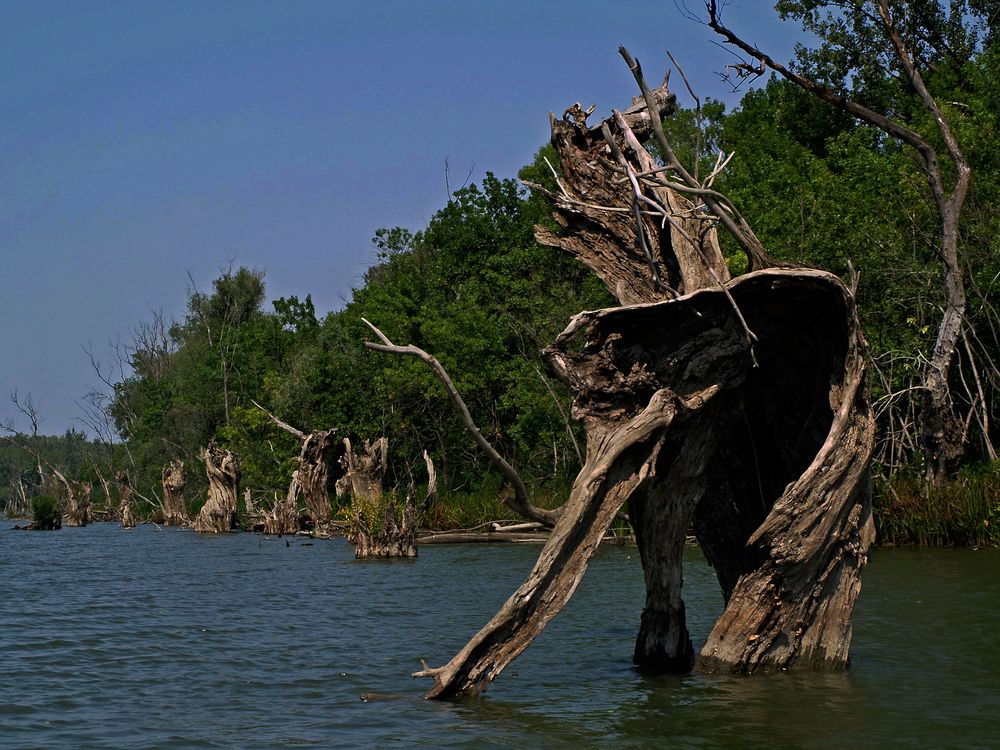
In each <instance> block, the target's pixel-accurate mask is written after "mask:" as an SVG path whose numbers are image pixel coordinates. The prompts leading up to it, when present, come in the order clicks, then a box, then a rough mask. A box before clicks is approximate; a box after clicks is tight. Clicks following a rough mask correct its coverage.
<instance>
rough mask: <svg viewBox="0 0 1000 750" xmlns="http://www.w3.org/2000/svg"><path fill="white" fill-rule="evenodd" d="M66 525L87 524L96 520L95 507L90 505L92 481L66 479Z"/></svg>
mask: <svg viewBox="0 0 1000 750" xmlns="http://www.w3.org/2000/svg"><path fill="white" fill-rule="evenodd" d="M60 478H61V479H63V482H64V484H65V487H66V525H67V526H86V525H87V524H90V523H93V522H94V514H93V509H92V508H91V505H90V492H91V489H92V485H91V484H90V482H77V481H66V480H65V478H63V477H62V476H61V475H60Z"/></svg>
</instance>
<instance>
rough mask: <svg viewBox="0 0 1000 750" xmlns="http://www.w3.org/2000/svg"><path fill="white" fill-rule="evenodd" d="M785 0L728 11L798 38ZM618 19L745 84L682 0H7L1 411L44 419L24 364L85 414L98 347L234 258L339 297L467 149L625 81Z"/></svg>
mask: <svg viewBox="0 0 1000 750" xmlns="http://www.w3.org/2000/svg"><path fill="white" fill-rule="evenodd" d="M688 5H689V7H692V8H695V9H697V8H699V7H700V6H701V3H700V2H699V1H698V0H688ZM771 5H772V4H771V3H769V2H767V0H734V1H733V2H732V3H731V4H730V6H729V7H728V8H727V9H726V16H725V19H726V21H727V23H728V24H729V25H730V26H731V27H732V28H734V29H737V30H739V31H740V32H742V33H743V34H744V36H745V37H746V38H748V39H750V40H751V41H753V42H755V43H757V44H759V45H760V46H761V47H762V48H764V49H767V50H769V51H770V52H771V53H772V55H773V56H774V57H776V58H778V59H784V60H787V59H789V58H790V57H791V56H792V53H793V44H794V41H795V39H797V38H799V35H797V30H796V28H795V27H794V25H792V26H789V25H787V24H782V23H781V22H780V21H779V20H778V19H777V16H776V14H775V13H774V12H773V11H772V10H771ZM619 44H624V45H625V46H626V47H628V48H629V50H630V51H631V52H632V54H633V55H635V56H636V57H638V58H639V60H640V62H641V63H642V64H643V68H644V70H645V72H646V77H647V79H648V80H650V81H652V82H659V80H660V78H661V76H662V75H663V73H664V71H665V70H666V66H667V59H666V52H667V50H669V51H670V52H672V53H673V55H674V57H675V58H676V59H677V60H678V62H679V63H680V64H681V65H682V66H683V68H684V70H685V73H686V74H687V76H688V78H689V79H690V81H691V83H692V84H693V86H694V88H695V90H696V91H697V93H698V94H699V95H700V96H702V97H705V96H712V97H715V98H719V99H723V100H726V101H728V102H730V103H731V104H735V103H736V102H737V101H738V95H734V94H732V93H731V92H730V91H729V87H728V86H726V85H725V84H724V83H723V82H721V81H720V80H719V78H718V75H717V74H718V72H719V71H720V70H722V68H723V67H724V65H725V64H726V63H728V62H732V61H733V59H732V57H731V55H729V54H728V53H726V51H725V50H723V49H722V48H720V47H719V46H718V45H717V43H716V42H715V40H714V39H713V35H712V33H711V32H710V30H709V29H707V28H706V27H704V26H702V25H699V24H698V23H696V22H694V21H692V20H690V19H689V18H687V17H685V15H684V14H683V13H682V12H681V11H680V10H678V7H677V5H676V4H675V2H674V0H659V2H637V1H635V0H616V1H615V2H614V3H606V2H596V1H593V0H574V1H573V2H564V1H562V0H552V1H550V0H529V1H525V0H504V1H502V2H501V1H492V2H487V1H486V0H465V1H464V2H460V1H459V0H409V1H405V0H367V1H366V2H346V1H342V0H320V1H313V0H288V1H286V2H279V1H278V0H272V1H271V2H258V1H257V0H239V1H232V2H228V1H223V0H197V1H192V0H170V1H169V2H167V1H166V0H161V1H156V0H143V1H142V2H133V1H121V2H108V1H103V0H60V1H58V2H56V1H53V0H26V1H22V0H0V71H3V74H2V75H0V113H2V114H0V387H2V388H3V392H2V393H0V421H2V422H8V423H9V422H13V423H15V424H18V425H19V426H20V427H22V428H26V427H27V425H26V424H25V423H24V420H21V422H18V419H17V418H18V414H17V412H16V410H15V409H14V407H13V405H12V404H10V403H9V401H8V400H7V399H6V396H7V394H8V393H10V392H11V391H13V390H15V389H16V390H17V391H18V392H19V393H20V394H21V395H22V396H23V395H25V394H28V393H30V394H31V395H32V398H33V401H34V403H35V405H36V408H37V410H38V413H39V415H40V417H41V424H40V431H41V432H42V433H46V434H58V433H62V432H64V431H65V430H67V429H69V428H74V429H82V430H84V431H86V427H85V425H84V424H83V423H82V422H81V421H80V417H81V416H82V410H81V408H80V406H79V403H80V401H81V399H82V397H83V396H84V394H85V393H86V392H87V391H88V390H89V389H91V388H92V387H95V386H99V385H100V382H99V380H98V379H97V377H96V375H95V374H94V372H93V369H92V367H91V363H90V360H89V358H88V356H87V354H86V353H85V349H86V348H90V349H92V350H93V351H94V352H95V353H96V354H97V356H98V359H99V360H100V361H101V362H102V363H103V364H104V365H105V366H106V367H107V366H110V365H111V364H112V363H113V362H114V361H115V357H114V353H113V352H114V344H115V342H127V341H129V340H130V336H131V331H132V329H134V327H135V326H136V325H138V324H139V323H140V322H142V321H146V320H149V319H151V317H152V315H153V313H154V311H161V312H162V313H163V314H164V315H166V316H167V317H175V318H178V317H182V316H183V315H184V311H185V303H186V299H187V295H188V291H189V289H190V287H191V281H192V280H193V281H194V284H195V285H196V286H197V288H199V289H202V290H207V289H210V288H211V282H212V280H213V279H215V278H217V277H218V276H219V275H220V273H221V272H222V271H224V270H225V269H226V268H228V267H229V266H230V264H232V265H233V267H234V268H237V267H239V266H247V267H250V268H254V269H258V270H262V271H264V272H265V274H266V276H265V282H266V285H267V292H268V298H269V299H275V298H278V297H282V296H288V295H293V294H294V295H298V296H299V297H300V298H304V297H305V295H306V294H311V295H312V298H313V301H314V302H315V304H316V307H317V311H318V312H319V313H320V314H325V313H326V312H330V311H333V310H337V309H339V308H340V307H342V306H343V305H344V303H345V302H346V301H348V300H349V299H350V296H351V290H352V289H353V288H355V287H357V286H359V285H360V283H361V279H362V275H363V273H364V270H365V269H366V268H367V267H368V265H370V263H371V262H372V261H373V259H374V250H373V247H372V244H371V238H372V237H373V236H374V233H375V230H376V229H378V228H380V227H390V226H403V227H407V228H409V229H411V230H418V229H421V228H423V227H425V226H426V225H427V223H428V221H429V220H430V218H431V217H432V216H433V215H434V214H435V212H437V211H438V210H439V209H441V208H442V207H443V206H444V205H445V203H446V202H447V199H448V193H447V183H446V168H445V165H446V163H447V164H448V175H449V180H450V184H451V188H452V189H453V190H454V189H455V188H457V187H459V186H461V184H462V183H463V182H465V180H466V177H467V176H469V178H470V179H471V181H472V182H478V181H479V180H481V179H482V177H483V175H484V173H485V172H486V171H491V172H494V173H495V174H496V175H497V176H499V177H515V176H516V174H517V171H518V170H519V169H520V168H521V167H522V166H524V165H525V164H528V163H530V162H531V161H532V159H533V157H534V154H535V153H536V152H537V150H538V149H539V148H540V147H541V146H542V145H543V144H544V143H545V142H546V141H547V140H548V113H549V111H550V110H551V111H555V112H556V113H557V114H560V113H561V112H562V111H563V110H564V109H565V108H566V107H567V106H569V105H570V104H572V103H573V102H575V101H579V102H581V103H582V104H583V105H584V106H585V107H586V106H588V105H590V104H596V105H597V107H598V110H597V115H596V116H595V118H594V120H593V121H596V117H600V116H602V115H606V114H607V113H608V112H609V111H610V109H611V108H612V107H616V108H620V107H623V106H626V105H627V104H628V103H629V102H630V100H631V97H632V96H633V95H634V94H635V93H636V90H635V84H634V81H633V80H632V77H631V75H630V73H629V71H628V69H627V67H626V66H625V64H624V63H623V62H622V60H621V58H620V57H619V56H618V45H619ZM671 80H672V82H673V88H674V89H675V90H677V91H678V94H679V97H680V99H681V101H682V103H688V102H687V100H686V96H685V94H684V92H683V90H682V88H681V85H682V84H681V81H680V78H679V77H678V76H676V75H675V76H674V77H673V78H672V79H671Z"/></svg>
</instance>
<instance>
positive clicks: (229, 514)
mask: <svg viewBox="0 0 1000 750" xmlns="http://www.w3.org/2000/svg"><path fill="white" fill-rule="evenodd" d="M201 459H202V461H204V462H205V474H206V475H207V477H208V499H207V500H206V501H205V504H204V505H203V506H202V508H201V511H200V512H199V513H198V517H197V518H196V519H195V520H194V524H193V527H194V530H195V531H200V532H211V533H221V532H228V531H232V530H233V529H235V528H236V498H237V497H238V496H239V490H240V463H239V459H238V458H237V457H236V454H235V453H233V452H232V451H227V450H223V449H221V448H219V447H218V445H216V443H215V440H214V439H213V440H212V441H211V442H210V443H209V444H208V447H207V448H205V449H203V450H202V452H201Z"/></svg>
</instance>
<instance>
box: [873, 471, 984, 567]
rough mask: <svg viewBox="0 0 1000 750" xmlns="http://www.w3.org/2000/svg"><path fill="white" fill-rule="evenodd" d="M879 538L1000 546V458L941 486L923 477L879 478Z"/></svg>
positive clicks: (883, 541) (885, 541)
mask: <svg viewBox="0 0 1000 750" xmlns="http://www.w3.org/2000/svg"><path fill="white" fill-rule="evenodd" d="M872 506H873V507H872V510H873V513H874V516H875V527H876V529H877V536H876V539H875V542H876V544H886V545H889V544H915V545H921V546H938V547H997V546H1000V464H994V465H993V466H985V467H983V466H980V467H976V468H974V469H970V470H965V471H962V472H960V473H959V474H958V476H956V477H955V479H953V480H951V481H949V482H946V483H945V484H942V485H940V486H936V487H935V486H931V485H928V484H927V483H926V482H925V481H924V480H923V478H921V477H914V476H903V475H897V476H896V477H893V478H891V479H885V478H877V479H876V480H875V485H874V497H873V500H872Z"/></svg>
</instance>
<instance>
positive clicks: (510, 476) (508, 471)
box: [362, 318, 559, 526]
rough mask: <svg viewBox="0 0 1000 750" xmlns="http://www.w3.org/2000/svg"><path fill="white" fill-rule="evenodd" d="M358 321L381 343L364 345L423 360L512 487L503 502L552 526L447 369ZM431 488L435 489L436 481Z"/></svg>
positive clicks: (553, 514)
mask: <svg viewBox="0 0 1000 750" xmlns="http://www.w3.org/2000/svg"><path fill="white" fill-rule="evenodd" d="M362 321H364V323H365V325H367V326H368V327H369V328H370V329H371V330H372V332H373V333H374V334H375V335H376V336H378V337H379V340H380V341H381V342H382V343H381V344H376V343H373V342H371V341H366V342H365V346H366V347H368V348H369V349H372V350H374V351H378V352H388V353H390V354H401V355H405V356H410V357H416V358H417V359H419V360H421V361H422V362H425V363H426V364H427V365H428V366H429V367H430V368H431V371H432V372H433V373H434V375H435V376H436V377H437V379H438V380H439V381H441V384H442V385H443V386H444V388H445V391H446V392H447V393H448V396H449V397H450V398H451V401H452V403H453V404H454V405H455V409H456V410H457V411H458V416H459V418H460V419H461V420H462V424H463V425H464V426H465V429H466V430H468V431H469V434H471V435H472V438H473V439H474V440H475V441H476V445H478V446H479V448H480V449H481V450H482V451H483V452H484V453H485V454H486V456H487V457H488V458H489V459H490V462H491V463H492V464H493V465H494V466H495V467H496V468H497V470H498V471H499V472H500V473H501V474H502V475H503V476H504V478H505V479H506V480H507V481H508V482H509V483H510V485H511V487H512V488H513V490H514V493H513V495H510V496H507V497H505V498H504V502H506V503H507V505H508V506H510V508H511V509H512V510H514V511H515V512H517V513H520V514H521V515H522V516H524V517H525V518H528V519H531V520H532V521H538V522H539V523H543V524H545V525H546V526H552V525H553V524H554V523H555V521H556V519H557V518H558V517H559V513H558V511H554V510H546V509H545V508H538V507H536V506H535V505H534V504H533V503H532V502H531V497H530V495H529V494H528V488H527V487H526V486H525V484H524V481H523V480H522V479H521V476H520V475H519V474H518V473H517V471H516V470H515V469H514V467H513V466H511V465H510V464H509V463H508V462H507V460H506V459H505V458H504V457H503V456H501V455H500V453H499V452H497V449H496V448H494V447H493V446H492V445H491V444H490V441H489V440H487V439H486V436H485V435H483V433H482V430H480V429H479V427H477V426H476V423H475V421H474V420H473V419H472V414H470V413H469V407H468V406H466V404H465V400H464V399H463V398H462V396H461V394H460V393H459V392H458V389H457V388H456V387H455V384H454V383H453V382H452V380H451V377H449V375H448V373H447V371H446V370H445V369H444V367H443V366H442V365H441V363H440V362H438V361H437V359H435V358H434V357H433V356H432V355H430V354H428V353H427V352H425V351H424V350H423V349H421V348H420V347H418V346H413V345H412V344H411V345H409V346H397V345H396V344H393V343H392V341H390V340H389V337H388V336H386V335H385V334H384V333H382V331H380V330H379V329H378V328H377V327H376V326H374V325H373V324H372V323H370V322H369V321H367V320H365V319H364V318H362ZM424 456H425V460H429V458H428V457H427V454H426V452H425V453H424ZM434 489H435V492H436V490H437V487H436V484H435V486H434Z"/></svg>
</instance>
